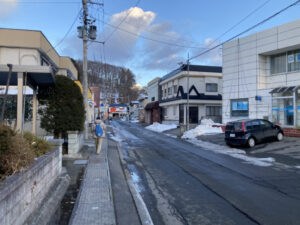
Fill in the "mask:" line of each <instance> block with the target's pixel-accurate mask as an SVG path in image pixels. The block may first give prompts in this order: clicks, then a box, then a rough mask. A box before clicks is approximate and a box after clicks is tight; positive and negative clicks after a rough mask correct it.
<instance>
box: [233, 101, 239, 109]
mask: <svg viewBox="0 0 300 225" xmlns="http://www.w3.org/2000/svg"><path fill="white" fill-rule="evenodd" d="M231 109H232V110H238V109H237V102H232V107H231Z"/></svg>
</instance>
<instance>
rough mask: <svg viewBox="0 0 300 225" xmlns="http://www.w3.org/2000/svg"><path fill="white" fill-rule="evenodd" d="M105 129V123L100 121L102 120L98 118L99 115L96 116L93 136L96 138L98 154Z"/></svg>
mask: <svg viewBox="0 0 300 225" xmlns="http://www.w3.org/2000/svg"><path fill="white" fill-rule="evenodd" d="M105 130H106V126H105V124H104V123H103V122H102V120H100V117H97V118H96V120H95V124H94V125H93V131H94V138H95V139H96V149H97V150H96V153H97V154H100V152H101V146H102V142H103V138H104V137H105Z"/></svg>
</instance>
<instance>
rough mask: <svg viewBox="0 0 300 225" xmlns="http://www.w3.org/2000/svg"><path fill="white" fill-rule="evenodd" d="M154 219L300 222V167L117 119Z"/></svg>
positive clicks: (124, 147)
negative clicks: (217, 149) (248, 158)
mask: <svg viewBox="0 0 300 225" xmlns="http://www.w3.org/2000/svg"><path fill="white" fill-rule="evenodd" d="M112 125H113V126H114V130H115V133H116V134H115V135H117V137H119V138H122V140H123V141H122V142H121V147H122V151H123V155H124V157H125V160H126V162H127V166H128V168H129V170H130V171H131V172H132V175H133V178H134V181H135V182H136V184H137V189H138V190H139V192H140V193H141V195H142V197H143V199H144V201H145V203H146V205H147V208H148V210H149V213H150V215H151V217H152V220H153V222H154V224H172V225H176V224H272V225H273V224H280V225H281V224H300V222H299V221H300V179H299V178H300V174H299V172H298V171H299V170H297V169H291V168H285V167H278V166H272V167H259V166H254V165H250V164H247V163H245V162H244V161H242V160H239V159H235V158H231V157H230V156H226V155H222V154H215V153H213V152H210V151H205V150H203V149H201V148H200V147H196V146H194V145H192V144H190V143H187V142H185V141H182V140H180V139H176V138H172V137H168V136H166V135H164V134H160V133H154V132H152V131H148V130H146V129H144V128H143V127H141V126H140V125H137V124H133V123H128V122H122V121H113V123H112Z"/></svg>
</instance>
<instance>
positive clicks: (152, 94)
mask: <svg viewBox="0 0 300 225" xmlns="http://www.w3.org/2000/svg"><path fill="white" fill-rule="evenodd" d="M160 80H161V78H160V77H156V78H154V79H153V80H151V81H150V82H149V83H148V85H147V94H148V104H147V105H146V106H145V122H146V123H149V124H152V123H154V122H161V108H160V107H159V99H160V96H161V92H160V88H159V82H160Z"/></svg>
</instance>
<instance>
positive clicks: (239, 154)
mask: <svg viewBox="0 0 300 225" xmlns="http://www.w3.org/2000/svg"><path fill="white" fill-rule="evenodd" d="M188 142H190V143H192V144H194V145H197V146H200V147H202V148H203V149H204V150H207V151H212V152H215V153H219V154H224V155H229V156H231V157H233V158H237V159H241V160H244V161H245V163H248V164H252V165H255V166H262V167H268V166H272V165H274V163H275V159H274V158H271V157H268V158H255V157H250V156H248V155H246V152H245V151H243V150H240V149H236V148H229V147H226V146H221V145H217V144H213V143H209V142H204V141H201V140H198V139H195V138H194V139H190V140H188Z"/></svg>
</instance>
